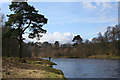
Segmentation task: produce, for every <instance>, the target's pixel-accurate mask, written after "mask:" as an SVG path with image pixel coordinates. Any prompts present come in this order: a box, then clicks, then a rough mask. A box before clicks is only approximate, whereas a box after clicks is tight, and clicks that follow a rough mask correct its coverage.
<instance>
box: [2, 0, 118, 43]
mask: <svg viewBox="0 0 120 80" xmlns="http://www.w3.org/2000/svg"><path fill="white" fill-rule="evenodd" d="M9 4H10V2H5V3H3V4H2V13H4V14H5V15H6V14H10V13H11V12H10V10H9V6H8V5H9ZM29 4H30V5H33V6H34V7H35V8H36V9H37V10H38V11H39V13H40V14H43V15H44V16H45V17H46V18H48V24H47V25H44V26H43V28H44V29H46V30H47V33H46V34H45V35H44V36H43V37H42V38H41V40H40V41H41V42H44V41H48V42H52V43H54V42H55V41H56V40H57V41H60V43H71V41H72V38H73V36H75V35H77V34H79V35H81V37H82V38H83V39H89V40H90V39H92V38H93V37H97V33H98V32H102V33H104V32H105V30H106V28H107V27H108V26H109V25H116V24H118V3H117V2H29ZM24 37H26V38H27V34H26V35H24ZM26 41H27V42H28V41H36V40H29V39H28V38H27V40H26Z"/></svg>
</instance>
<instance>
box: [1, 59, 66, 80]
mask: <svg viewBox="0 0 120 80" xmlns="http://www.w3.org/2000/svg"><path fill="white" fill-rule="evenodd" d="M52 65H56V64H55V63H53V62H50V61H49V60H44V59H39V58H18V57H3V59H2V75H3V78H4V79H7V78H8V79H9V78H18V79H19V78H29V79H30V78H39V79H40V78H41V79H42V78H43V79H44V78H46V79H49V80H52V79H54V78H56V79H57V80H65V77H64V75H63V72H62V71H61V70H57V69H54V68H52Z"/></svg>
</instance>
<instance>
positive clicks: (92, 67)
mask: <svg viewBox="0 0 120 80" xmlns="http://www.w3.org/2000/svg"><path fill="white" fill-rule="evenodd" d="M51 61H52V62H54V63H56V64H57V65H54V66H53V68H56V69H60V70H62V71H63V73H64V75H65V77H66V78H118V61H117V60H103V59H79V58H52V59H51Z"/></svg>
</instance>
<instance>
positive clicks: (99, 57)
mask: <svg viewBox="0 0 120 80" xmlns="http://www.w3.org/2000/svg"><path fill="white" fill-rule="evenodd" d="M44 58H48V57H44ZM52 58H81V59H111V60H120V56H113V55H105V54H103V55H92V56H88V57H76V56H62V57H52Z"/></svg>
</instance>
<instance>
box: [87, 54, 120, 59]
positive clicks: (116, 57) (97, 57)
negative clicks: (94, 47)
mask: <svg viewBox="0 0 120 80" xmlns="http://www.w3.org/2000/svg"><path fill="white" fill-rule="evenodd" d="M88 58H92V59H115V60H120V56H113V55H92V56H89V57H88Z"/></svg>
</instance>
